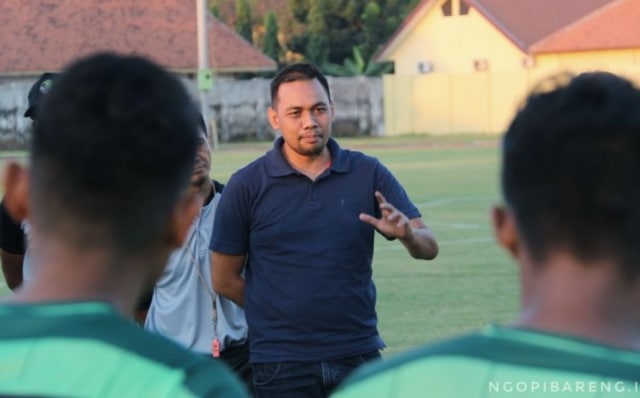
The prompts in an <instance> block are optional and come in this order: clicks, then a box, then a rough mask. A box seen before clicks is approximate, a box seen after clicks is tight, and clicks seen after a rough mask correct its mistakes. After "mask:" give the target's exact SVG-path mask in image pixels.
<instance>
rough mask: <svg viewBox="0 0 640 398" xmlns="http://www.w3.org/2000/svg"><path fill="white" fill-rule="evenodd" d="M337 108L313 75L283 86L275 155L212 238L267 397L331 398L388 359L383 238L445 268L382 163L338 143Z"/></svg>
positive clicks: (283, 81) (234, 190) (250, 175)
mask: <svg viewBox="0 0 640 398" xmlns="http://www.w3.org/2000/svg"><path fill="white" fill-rule="evenodd" d="M333 115H334V104H333V101H332V100H331V94H330V91H329V85H328V83H327V79H326V78H325V76H324V75H323V74H322V73H321V72H320V71H319V70H318V69H317V68H316V67H315V66H313V65H311V64H305V63H302V64H294V65H290V66H287V67H285V68H284V69H282V70H281V71H280V72H278V74H277V75H276V76H275V77H274V79H273V81H272V82H271V107H270V108H269V112H268V117H269V122H270V123H271V126H272V127H273V128H274V129H276V130H279V131H280V132H281V134H282V136H281V137H280V138H278V139H277V140H276V142H275V144H274V147H273V149H272V150H270V151H268V152H267V153H266V154H265V155H264V156H262V157H260V158H259V159H257V160H255V161H254V162H252V163H251V164H249V165H248V166H246V167H244V168H243V169H241V170H239V171H238V172H236V173H235V174H234V175H233V176H232V177H231V179H230V180H229V184H228V185H227V187H226V189H225V194H224V195H223V196H222V198H221V199H220V203H219V205H218V211H217V213H216V216H215V222H216V223H217V224H216V228H214V232H213V235H212V238H211V249H212V250H213V251H214V253H213V257H212V275H213V284H214V288H215V290H216V291H217V292H218V293H219V294H221V295H223V296H226V297H228V298H230V299H231V300H233V301H235V302H236V303H238V304H239V305H242V306H244V307H245V311H246V316H247V321H248V324H249V330H250V338H249V340H250V345H251V349H250V351H251V358H250V360H251V363H252V367H253V381H254V384H255V393H256V396H257V397H289V396H291V397H294V396H295V397H300V396H304V397H326V396H328V395H329V393H330V392H331V391H332V390H333V388H334V387H335V386H336V385H337V384H338V383H340V382H341V381H342V380H343V379H344V378H345V377H346V376H347V375H348V374H349V373H350V372H351V371H352V370H353V369H355V368H356V367H358V366H359V365H361V364H363V363H364V362H367V361H370V360H373V359H376V358H379V357H380V354H379V350H380V349H381V348H382V347H383V346H384V343H383V341H382V339H381V338H380V336H379V334H378V330H377V317H376V312H375V301H376V291H375V286H374V284H373V280H372V269H371V262H372V259H373V242H374V230H377V231H378V232H380V233H381V234H383V235H384V236H385V237H387V238H388V239H396V238H397V239H398V240H399V241H400V242H401V243H402V244H403V245H404V246H405V247H406V249H407V251H408V252H409V254H410V255H411V256H412V257H414V258H418V259H426V260H428V259H433V258H434V257H435V256H436V255H437V253H438V245H437V243H436V240H435V238H434V236H433V234H432V232H431V231H430V230H429V228H428V227H427V226H426V225H425V224H424V222H423V221H422V219H421V216H420V213H419V211H418V210H417V209H416V207H415V206H414V205H413V203H411V201H410V200H409V198H408V196H407V194H406V192H405V191H404V189H403V188H402V186H401V185H400V183H399V182H398V181H397V180H396V179H395V177H394V176H393V175H392V174H391V172H389V170H388V169H387V168H385V167H384V166H383V165H382V164H381V163H380V162H379V161H378V160H377V159H375V158H372V157H369V156H367V155H365V154H363V153H360V152H353V151H349V150H345V149H342V148H340V146H339V145H338V143H337V142H336V141H335V140H333V139H332V138H331V122H332V120H333Z"/></svg>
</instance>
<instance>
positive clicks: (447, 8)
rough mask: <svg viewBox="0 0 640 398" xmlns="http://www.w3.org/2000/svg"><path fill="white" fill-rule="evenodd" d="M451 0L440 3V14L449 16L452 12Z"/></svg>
mask: <svg viewBox="0 0 640 398" xmlns="http://www.w3.org/2000/svg"><path fill="white" fill-rule="evenodd" d="M452 3H453V0H447V1H445V2H444V4H442V14H443V15H444V16H445V17H450V16H451V15H452V14H453V4H452Z"/></svg>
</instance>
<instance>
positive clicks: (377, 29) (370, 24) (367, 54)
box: [360, 1, 385, 59]
mask: <svg viewBox="0 0 640 398" xmlns="http://www.w3.org/2000/svg"><path fill="white" fill-rule="evenodd" d="M381 15H382V9H381V8H380V6H379V5H378V3H377V2H375V1H370V2H368V3H367V5H366V6H365V7H364V11H363V12H362V16H361V19H362V26H363V30H362V44H361V45H360V46H361V48H362V56H363V57H364V58H365V59H369V58H371V56H372V55H373V54H374V53H375V51H376V49H377V47H378V45H379V44H380V37H382V36H384V33H385V32H384V30H385V29H384V24H383V23H381V22H382V21H381Z"/></svg>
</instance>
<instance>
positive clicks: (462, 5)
mask: <svg viewBox="0 0 640 398" xmlns="http://www.w3.org/2000/svg"><path fill="white" fill-rule="evenodd" d="M468 13H469V4H467V2H466V1H464V0H460V15H467V14H468Z"/></svg>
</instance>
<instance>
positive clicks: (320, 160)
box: [281, 144, 331, 181]
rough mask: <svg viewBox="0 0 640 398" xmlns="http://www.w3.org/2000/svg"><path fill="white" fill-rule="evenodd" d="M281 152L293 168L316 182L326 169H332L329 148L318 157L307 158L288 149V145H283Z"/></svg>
mask: <svg viewBox="0 0 640 398" xmlns="http://www.w3.org/2000/svg"><path fill="white" fill-rule="evenodd" d="M281 152H282V155H283V156H284V158H285V160H286V161H287V163H289V165H290V166H291V167H293V168H294V169H295V170H297V171H299V172H300V173H302V174H304V175H306V176H307V177H309V178H310V179H311V180H313V181H315V179H316V178H318V176H320V174H322V173H323V172H324V171H325V170H326V169H328V168H329V167H331V153H330V152H329V148H327V147H325V148H324V150H323V151H322V152H321V153H320V154H318V155H315V156H305V155H300V154H299V153H296V152H295V151H293V150H291V149H288V148H287V147H286V144H283V146H282V148H281Z"/></svg>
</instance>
